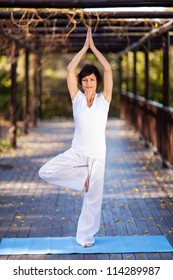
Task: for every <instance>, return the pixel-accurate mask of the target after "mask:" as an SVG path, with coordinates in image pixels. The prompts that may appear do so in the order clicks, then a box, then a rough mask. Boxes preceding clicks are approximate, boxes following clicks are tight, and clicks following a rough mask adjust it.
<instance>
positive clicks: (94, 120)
mask: <svg viewBox="0 0 173 280" xmlns="http://www.w3.org/2000/svg"><path fill="white" fill-rule="evenodd" d="M72 103H73V117H74V121H75V132H74V137H73V141H72V148H73V149H74V150H75V152H77V153H79V154H81V155H84V156H88V157H105V153H106V141H105V128H106V123H107V118H108V111H109V103H108V102H107V101H106V99H105V98H104V96H103V95H102V94H101V93H97V94H96V95H95V98H94V101H93V104H92V106H91V107H88V105H87V100H86V96H85V94H84V93H82V92H81V91H79V92H78V93H77V95H76V97H75V98H74V99H73V101H72Z"/></svg>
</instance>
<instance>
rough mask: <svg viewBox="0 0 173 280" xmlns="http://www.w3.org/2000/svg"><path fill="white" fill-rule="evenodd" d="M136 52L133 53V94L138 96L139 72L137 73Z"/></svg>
mask: <svg viewBox="0 0 173 280" xmlns="http://www.w3.org/2000/svg"><path fill="white" fill-rule="evenodd" d="M136 56H137V54H136V50H134V52H133V93H134V95H135V96H136V95H137V71H136V62H137V60H136Z"/></svg>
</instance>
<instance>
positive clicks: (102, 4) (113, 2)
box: [0, 0, 172, 8]
mask: <svg viewBox="0 0 173 280" xmlns="http://www.w3.org/2000/svg"><path fill="white" fill-rule="evenodd" d="M0 5H1V7H13V8H14V7H15V8H67V7H68V8H106V7H144V6H147V7H152V6H155V7H172V0H165V1H164V0H145V1H143V0H94V1H93V0H65V1H64V0H37V1H36V0H1V1H0Z"/></svg>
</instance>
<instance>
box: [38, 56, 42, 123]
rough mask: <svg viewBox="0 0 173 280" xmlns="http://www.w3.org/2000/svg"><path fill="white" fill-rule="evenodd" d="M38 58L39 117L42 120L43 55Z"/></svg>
mask: <svg viewBox="0 0 173 280" xmlns="http://www.w3.org/2000/svg"><path fill="white" fill-rule="evenodd" d="M37 58H38V103H39V104H38V105H39V108H38V115H39V118H40V119H41V118H42V64H41V55H38V56H37Z"/></svg>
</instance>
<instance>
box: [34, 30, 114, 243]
mask: <svg viewBox="0 0 173 280" xmlns="http://www.w3.org/2000/svg"><path fill="white" fill-rule="evenodd" d="M89 48H90V49H91V51H92V52H93V53H94V54H95V56H96V57H97V59H98V60H99V62H100V63H101V64H102V66H103V69H104V75H103V91H102V93H96V90H97V86H98V85H99V83H100V81H101V76H100V72H99V71H98V69H97V67H95V66H94V65H88V64H87V65H85V66H84V67H83V68H82V70H81V71H80V73H79V74H78V79H77V77H76V74H75V70H76V68H77V66H78V64H79V62H80V61H81V59H82V57H83V56H84V54H85V53H86V52H87V50H88V49H89ZM78 81H79V84H81V86H82V90H83V92H81V91H80V90H79V88H78ZM67 85H68V89H69V92H70V96H71V99H72V104H73V116H74V121H75V132H74V137H73V141H72V145H71V148H70V149H69V150H67V151H66V152H64V153H62V154H60V155H58V156H56V157H55V158H53V159H52V160H50V161H49V162H48V163H46V164H45V165H44V166H43V167H42V168H41V169H40V171H39V175H40V177H41V178H42V179H44V180H45V181H47V182H49V183H52V184H55V185H59V186H62V187H69V188H73V189H77V190H82V189H83V188H84V190H85V193H84V200H83V206H82V211H81V215H80V217H79V221H78V227H77V234H76V240H77V242H78V243H79V244H80V245H82V246H83V247H90V246H92V245H93V244H94V235H95V234H96V232H97V231H98V230H99V226H100V217H101V204H102V197H103V184H104V170H105V155H106V144H105V128H106V122H107V116H108V111H109V104H110V101H111V98H112V86H113V80H112V70H111V66H110V64H109V62H108V61H107V60H106V58H105V57H104V56H103V55H102V54H101V53H100V52H99V51H98V50H97V48H96V47H95V44H94V41H93V38H92V32H91V28H88V31H87V36H86V40H85V43H84V46H83V48H82V49H81V50H80V51H79V52H78V53H77V54H76V55H75V57H74V58H73V59H72V61H71V62H70V63H69V65H68V67H67Z"/></svg>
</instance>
